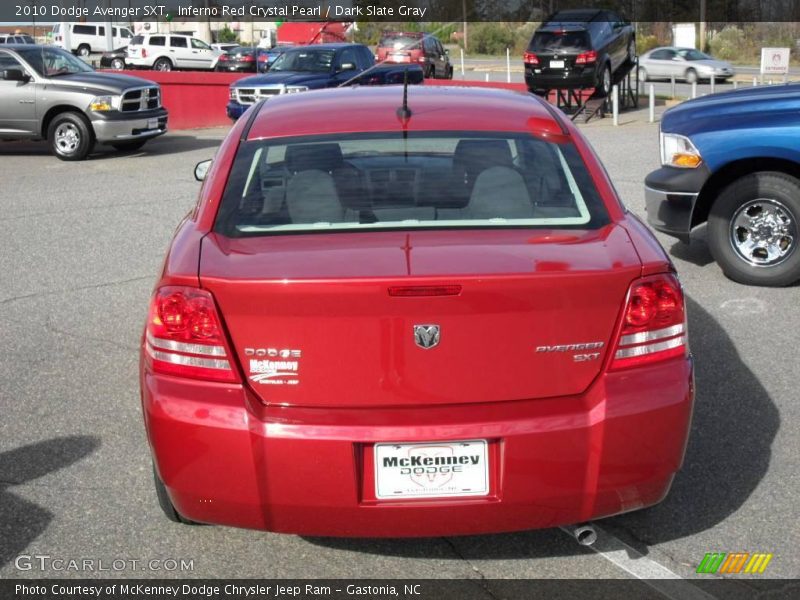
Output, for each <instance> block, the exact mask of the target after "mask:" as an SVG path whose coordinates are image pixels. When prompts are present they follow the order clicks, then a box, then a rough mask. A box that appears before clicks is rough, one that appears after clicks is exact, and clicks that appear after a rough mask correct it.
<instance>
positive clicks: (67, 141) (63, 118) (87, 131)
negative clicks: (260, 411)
mask: <svg viewBox="0 0 800 600" xmlns="http://www.w3.org/2000/svg"><path fill="white" fill-rule="evenodd" d="M47 141H48V142H49V143H50V148H51V150H52V151H53V154H55V155H56V157H57V158H60V159H61V160H83V159H85V158H86V157H87V156H88V155H89V153H90V152H91V151H92V148H94V132H93V131H92V127H91V125H90V124H89V122H88V121H87V120H86V118H85V117H84V116H83V115H81V114H79V113H76V112H63V113H60V114H58V115H56V116H55V117H53V120H52V121H50V125H49V126H48V127H47Z"/></svg>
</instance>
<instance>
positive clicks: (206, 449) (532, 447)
mask: <svg viewBox="0 0 800 600" xmlns="http://www.w3.org/2000/svg"><path fill="white" fill-rule="evenodd" d="M693 389H694V387H693V370H692V362H691V359H684V358H677V359H672V360H669V361H665V362H664V363H661V364H659V365H656V366H651V367H647V368H640V369H633V370H630V371H626V372H619V373H614V374H607V375H603V376H601V377H600V378H599V379H598V380H597V381H596V382H595V383H594V384H593V385H592V387H591V388H590V389H589V390H588V391H587V392H586V393H584V394H583V395H581V396H575V397H562V398H553V399H546V400H525V401H516V402H505V403H486V404H475V405H457V406H440V407H424V408H419V407H417V408H376V409H371V410H364V409H359V410H350V409H309V408H305V409H304V408H285V407H283V408H282V407H264V406H263V405H262V404H261V403H260V402H259V401H258V400H256V399H255V398H254V397H253V396H252V394H250V393H249V392H248V391H247V390H246V389H245V388H242V387H241V386H237V385H227V384H208V383H204V382H195V381H190V380H183V379H177V378H173V377H168V376H162V375H153V374H150V373H147V372H146V371H144V370H143V371H142V374H141V390H142V403H143V412H144V418H145V424H146V427H147V432H148V438H149V441H150V445H151V449H152V452H153V456H154V460H155V463H156V467H157V469H158V472H159V474H160V476H161V478H162V479H163V481H164V482H165V484H166V486H167V489H168V491H169V495H170V497H171V499H172V501H173V503H174V504H175V506H176V508H177V509H178V511H179V512H180V513H181V514H182V515H183V516H185V517H187V518H189V519H192V520H195V521H200V522H206V523H216V524H224V525H231V526H236V527H247V528H255V529H264V530H269V531H277V532H286V533H296V534H302V535H325V536H358V537H381V536H403V537H406V536H440V535H461V534H477V533H488V532H502V531H516V530H524V529H535V528H545V527H554V526H558V525H564V524H570V523H577V522H581V521H586V520H590V519H596V518H599V517H605V516H610V515H613V514H617V513H621V512H627V511H631V510H636V509H639V508H643V507H646V506H650V505H653V504H656V503H658V502H659V501H661V500H662V499H663V498H664V496H665V495H666V493H667V491H668V489H669V486H670V483H671V481H672V478H673V476H674V473H675V472H676V471H677V470H678V469H679V467H680V466H681V462H682V460H683V455H684V451H685V447H686V441H687V436H688V431H689V425H690V420H691V412H692V403H693ZM468 439H486V440H488V441H489V461H490V462H489V469H490V477H489V481H490V493H489V495H488V496H487V497H479V498H474V497H473V498H463V499H452V498H448V499H434V500H430V499H428V500H425V499H416V500H390V501H377V500H375V483H374V475H373V473H372V469H371V468H369V465H370V463H371V460H372V452H373V444H374V443H376V442H387V441H388V442H401V441H403V442H415V441H432V440H468Z"/></svg>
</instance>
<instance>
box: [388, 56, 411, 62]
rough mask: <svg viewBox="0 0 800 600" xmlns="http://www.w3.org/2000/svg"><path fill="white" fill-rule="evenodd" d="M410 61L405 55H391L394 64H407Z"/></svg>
mask: <svg viewBox="0 0 800 600" xmlns="http://www.w3.org/2000/svg"><path fill="white" fill-rule="evenodd" d="M410 59H411V57H410V56H408V55H407V54H393V55H392V60H393V61H394V62H408V61H409V60H410Z"/></svg>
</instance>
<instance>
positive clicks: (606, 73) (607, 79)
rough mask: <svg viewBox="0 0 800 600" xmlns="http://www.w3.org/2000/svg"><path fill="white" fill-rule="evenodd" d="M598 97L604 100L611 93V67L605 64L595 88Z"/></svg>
mask: <svg viewBox="0 0 800 600" xmlns="http://www.w3.org/2000/svg"><path fill="white" fill-rule="evenodd" d="M597 89H598V92H599V93H600V96H601V97H603V98H605V97H606V96H608V95H609V94H610V93H611V65H609V64H606V65H605V66H604V67H603V71H602V72H601V73H600V81H599V82H598V86H597Z"/></svg>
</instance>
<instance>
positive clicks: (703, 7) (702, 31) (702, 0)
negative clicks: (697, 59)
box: [700, 0, 706, 52]
mask: <svg viewBox="0 0 800 600" xmlns="http://www.w3.org/2000/svg"><path fill="white" fill-rule="evenodd" d="M705 51H706V0H700V52H705Z"/></svg>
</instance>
